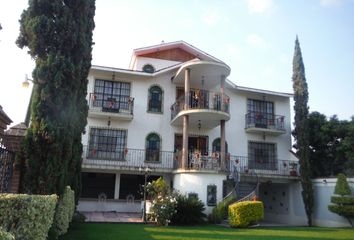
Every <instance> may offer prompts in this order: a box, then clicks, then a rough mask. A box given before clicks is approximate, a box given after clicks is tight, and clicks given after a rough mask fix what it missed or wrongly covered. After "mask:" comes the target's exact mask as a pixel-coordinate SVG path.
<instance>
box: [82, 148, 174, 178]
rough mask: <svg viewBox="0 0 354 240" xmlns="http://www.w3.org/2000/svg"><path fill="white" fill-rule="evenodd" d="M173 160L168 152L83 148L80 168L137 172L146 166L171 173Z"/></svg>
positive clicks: (171, 154) (172, 155) (172, 154)
mask: <svg viewBox="0 0 354 240" xmlns="http://www.w3.org/2000/svg"><path fill="white" fill-rule="evenodd" d="M173 159H174V153H173V152H169V151H156V150H145V149H132V148H124V149H116V148H114V149H109V146H102V147H98V148H94V147H90V146H84V152H83V162H82V167H83V168H93V169H104V170H112V169H119V170H138V169H139V167H142V166H147V165H148V166H149V167H151V168H154V169H155V170H157V171H162V172H171V171H172V170H173Z"/></svg>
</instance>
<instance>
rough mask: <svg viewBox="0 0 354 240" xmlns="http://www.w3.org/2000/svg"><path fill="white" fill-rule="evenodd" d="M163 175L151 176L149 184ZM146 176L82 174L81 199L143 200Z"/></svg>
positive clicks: (148, 179)
mask: <svg viewBox="0 0 354 240" xmlns="http://www.w3.org/2000/svg"><path fill="white" fill-rule="evenodd" d="M160 176H161V175H158V174H157V175H150V176H148V177H147V182H151V181H154V180H156V179H158V178H159V177H160ZM144 181H145V176H144V175H141V174H125V173H100V172H83V173H82V193H81V198H89V199H98V198H99V197H100V196H101V197H104V198H105V199H108V200H109V199H112V200H113V199H115V200H130V201H131V200H141V199H142V198H143V186H144Z"/></svg>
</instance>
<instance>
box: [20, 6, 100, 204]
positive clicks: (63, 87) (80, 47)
mask: <svg viewBox="0 0 354 240" xmlns="http://www.w3.org/2000/svg"><path fill="white" fill-rule="evenodd" d="M94 14H95V0H41V1H38V0H29V6H28V8H27V9H25V10H24V11H23V13H22V15H21V19H20V35H19V37H18V39H17V42H16V43H17V45H18V46H19V47H20V48H23V47H28V49H29V54H30V55H31V57H32V58H33V59H35V62H36V67H35V69H34V70H33V72H32V77H33V81H34V84H35V86H36V87H35V91H34V93H33V96H32V105H31V125H30V127H29V129H28V131H27V135H26V137H25V140H24V147H23V149H24V158H25V163H26V171H25V174H24V182H23V190H24V191H25V192H28V193H35V194H51V193H58V194H61V193H62V192H63V190H64V187H65V186H66V185H70V186H71V187H72V189H74V190H75V193H76V197H77V196H78V194H79V192H80V187H81V186H80V185H81V183H80V182H81V178H80V174H81V163H82V157H81V155H82V144H81V134H82V133H83V132H84V129H85V126H86V121H87V120H86V118H87V110H88V109H87V101H86V99H85V98H86V94H87V76H88V72H89V70H90V67H91V59H92V54H91V52H92V44H93V43H92V31H93V29H94V26H95V24H94V19H93V18H94ZM76 199H77V198H76Z"/></svg>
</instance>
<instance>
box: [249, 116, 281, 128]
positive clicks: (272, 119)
mask: <svg viewBox="0 0 354 240" xmlns="http://www.w3.org/2000/svg"><path fill="white" fill-rule="evenodd" d="M245 117H246V129H247V128H264V129H274V130H278V131H285V126H284V120H285V117H284V116H281V115H274V114H268V113H261V112H249V113H247V114H246V116H245Z"/></svg>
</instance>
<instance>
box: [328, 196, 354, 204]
mask: <svg viewBox="0 0 354 240" xmlns="http://www.w3.org/2000/svg"><path fill="white" fill-rule="evenodd" d="M331 203H335V204H343V205H354V196H343V197H338V196H332V197H331Z"/></svg>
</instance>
